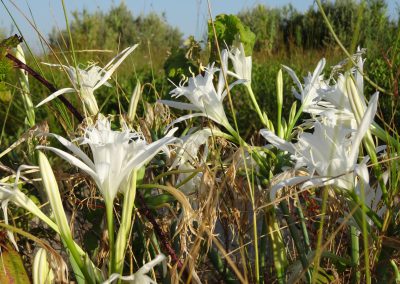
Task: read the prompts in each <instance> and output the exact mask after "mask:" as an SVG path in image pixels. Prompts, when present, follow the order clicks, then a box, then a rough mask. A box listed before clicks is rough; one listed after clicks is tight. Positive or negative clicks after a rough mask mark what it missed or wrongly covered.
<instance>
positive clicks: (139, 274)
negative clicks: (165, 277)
mask: <svg viewBox="0 0 400 284" xmlns="http://www.w3.org/2000/svg"><path fill="white" fill-rule="evenodd" d="M164 260H165V255H163V254H159V255H157V256H156V258H154V259H153V260H152V261H150V262H148V263H146V264H145V265H143V266H142V267H141V268H140V269H139V270H138V271H136V273H135V274H132V275H129V276H121V275H120V274H117V273H114V274H111V276H110V278H109V279H108V280H107V281H105V282H103V284H111V283H113V282H114V281H115V280H117V279H120V280H123V281H124V282H128V283H130V284H157V282H155V281H154V280H153V279H151V278H150V277H149V276H147V275H146V274H147V273H149V272H150V270H151V269H152V268H153V267H155V266H156V265H158V264H159V263H161V262H162V261H164ZM164 268H165V267H164ZM164 270H165V269H164Z"/></svg>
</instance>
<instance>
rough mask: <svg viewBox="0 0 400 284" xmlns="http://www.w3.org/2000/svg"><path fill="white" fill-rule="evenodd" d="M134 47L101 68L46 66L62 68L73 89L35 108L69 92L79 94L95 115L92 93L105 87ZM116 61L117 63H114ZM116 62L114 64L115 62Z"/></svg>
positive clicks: (64, 89) (94, 102)
mask: <svg viewBox="0 0 400 284" xmlns="http://www.w3.org/2000/svg"><path fill="white" fill-rule="evenodd" d="M137 46H138V45H137V44H136V45H134V46H132V47H128V48H126V49H124V50H123V51H122V52H121V53H119V54H118V55H117V56H115V57H114V58H113V59H111V61H110V62H109V63H108V64H107V65H106V66H104V67H103V68H101V67H99V66H97V65H91V66H89V67H88V68H87V69H80V68H75V67H73V66H65V65H60V64H47V63H46V65H49V66H55V67H62V68H63V69H64V70H65V71H67V73H68V75H69V78H70V80H71V82H72V84H73V88H63V89H60V90H58V91H57V92H55V93H53V94H51V95H50V96H48V97H47V98H46V99H44V100H43V101H41V102H40V103H39V104H38V105H37V106H36V107H39V106H41V105H43V104H45V103H47V102H49V101H51V100H52V99H54V98H56V97H58V96H60V95H62V94H65V93H71V92H79V94H80V96H81V98H82V100H83V102H84V103H85V105H86V107H87V109H88V111H89V113H90V114H91V115H96V114H97V113H98V112H99V108H98V106H97V102H96V98H95V97H94V94H93V92H94V91H95V90H96V89H98V88H100V87H101V86H102V85H107V84H108V83H107V80H108V79H109V78H110V77H111V75H112V74H113V73H114V71H115V70H116V69H117V67H118V66H119V65H120V64H121V63H122V62H123V61H124V60H125V58H126V57H127V56H128V55H129V54H130V53H131V52H132V51H133V50H134V49H135V48H136V47H137ZM116 60H117V61H116ZM115 61H116V62H115Z"/></svg>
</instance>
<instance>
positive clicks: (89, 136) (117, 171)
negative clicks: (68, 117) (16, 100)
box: [37, 118, 177, 202]
mask: <svg viewBox="0 0 400 284" xmlns="http://www.w3.org/2000/svg"><path fill="white" fill-rule="evenodd" d="M176 130H177V128H174V129H172V130H171V131H169V132H168V133H167V135H166V136H165V137H163V138H161V139H160V140H157V141H155V142H153V143H151V144H147V142H146V141H145V139H144V137H143V135H141V134H140V133H138V132H134V131H131V130H129V129H125V130H123V131H114V130H111V123H110V121H109V120H108V119H107V118H100V119H98V120H97V123H96V124H95V125H92V126H89V127H88V128H86V130H85V134H84V136H83V137H82V138H81V139H80V140H81V144H88V145H89V147H90V149H91V151H92V155H93V161H92V160H91V159H90V158H89V157H88V156H87V155H86V154H85V153H84V152H83V151H82V150H81V149H79V147H77V146H76V145H74V144H73V143H72V142H70V141H68V140H67V139H65V138H63V137H61V136H59V135H56V134H47V135H50V136H52V137H55V138H56V139H57V140H58V141H59V142H60V143H61V144H63V145H64V146H65V147H66V148H68V150H70V151H71V152H72V153H73V154H75V155H76V156H77V157H78V158H79V159H78V158H77V157H75V156H73V155H71V154H69V153H67V152H65V151H62V150H60V149H58V148H54V147H50V146H38V147H37V149H47V150H50V151H52V152H54V153H55V154H57V155H58V156H60V157H61V158H63V159H65V160H67V161H68V162H70V163H71V164H73V165H74V166H76V167H78V168H80V169H81V170H82V171H84V172H85V173H87V174H88V175H89V176H91V177H92V178H93V180H94V181H95V182H96V184H97V186H98V188H99V190H100V192H101V194H102V195H103V197H104V199H105V201H106V202H112V201H113V200H114V198H115V196H116V195H117V193H118V189H119V187H120V185H121V182H122V181H123V180H125V179H126V177H127V176H128V175H129V174H130V173H131V172H132V170H135V169H137V170H138V169H140V168H141V167H142V166H143V165H144V164H146V163H147V162H149V161H150V160H151V159H152V158H153V157H154V156H155V155H156V154H157V153H159V152H160V151H161V150H163V151H165V152H168V148H167V146H166V145H168V144H172V143H173V142H175V141H177V138H175V137H173V136H172V135H173V133H174V132H175V131H176Z"/></svg>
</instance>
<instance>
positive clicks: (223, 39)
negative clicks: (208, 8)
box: [208, 14, 256, 56]
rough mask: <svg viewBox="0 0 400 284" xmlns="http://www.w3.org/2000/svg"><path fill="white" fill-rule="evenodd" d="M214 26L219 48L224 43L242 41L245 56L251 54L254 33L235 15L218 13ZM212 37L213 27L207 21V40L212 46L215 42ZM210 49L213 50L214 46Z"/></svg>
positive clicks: (223, 45)
mask: <svg viewBox="0 0 400 284" xmlns="http://www.w3.org/2000/svg"><path fill="white" fill-rule="evenodd" d="M214 26H215V32H216V35H217V38H218V44H219V46H220V48H221V49H224V48H225V44H226V45H228V46H232V45H235V44H237V43H238V42H242V43H243V46H244V52H245V54H246V56H250V55H252V53H253V48H254V43H255V40H256V35H255V34H254V33H253V32H252V31H251V30H250V28H249V27H247V26H245V25H244V24H243V23H242V22H241V21H240V19H239V18H238V17H237V16H235V15H226V14H220V15H218V16H217V17H216V18H215V21H214ZM214 38H215V37H214V31H213V27H212V25H211V22H210V21H209V23H208V40H209V41H210V43H211V46H212V47H213V46H214V44H215V41H214ZM211 49H212V50H214V48H211Z"/></svg>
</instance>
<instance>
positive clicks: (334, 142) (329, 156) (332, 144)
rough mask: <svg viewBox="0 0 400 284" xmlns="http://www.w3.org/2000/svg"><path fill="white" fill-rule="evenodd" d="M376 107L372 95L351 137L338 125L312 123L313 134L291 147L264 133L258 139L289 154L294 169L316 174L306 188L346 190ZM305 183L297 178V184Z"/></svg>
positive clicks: (303, 136) (303, 135)
mask: <svg viewBox="0 0 400 284" xmlns="http://www.w3.org/2000/svg"><path fill="white" fill-rule="evenodd" d="M377 105H378V94H375V95H374V96H373V97H372V98H371V100H370V102H369V105H368V108H367V110H366V111H365V114H364V116H363V118H362V120H361V123H360V124H359V127H358V129H357V131H356V132H355V133H354V132H353V131H352V130H351V129H348V128H343V127H341V126H340V125H332V124H326V125H325V124H322V123H320V122H318V121H316V122H315V124H314V132H313V133H302V134H300V135H299V137H298V142H297V143H295V144H293V143H290V142H287V141H285V140H283V139H281V138H279V137H278V136H276V135H275V134H274V133H273V132H271V131H268V130H266V129H264V130H261V135H263V136H264V138H265V139H266V140H268V141H269V142H270V143H271V144H272V145H274V146H276V147H277V148H279V149H281V150H283V151H287V152H289V153H290V154H292V158H293V159H294V160H295V161H296V165H295V168H300V167H303V168H306V169H307V171H308V173H309V174H310V176H313V175H314V173H317V175H318V177H319V179H315V180H314V181H309V182H308V183H307V185H313V184H314V185H315V184H316V183H319V184H321V183H322V184H328V183H333V184H335V185H337V186H339V187H342V188H345V189H348V188H350V187H352V186H353V185H354V173H353V171H354V167H355V165H356V164H357V158H358V153H359V147H360V144H361V141H362V139H363V137H364V135H365V133H366V132H367V131H368V129H369V127H370V125H371V123H372V121H373V118H374V116H375V113H376V109H377ZM306 179H307V178H305V177H301V182H303V181H305V180H306ZM291 181H293V182H296V183H297V182H298V181H299V178H298V177H295V178H294V179H292V180H291ZM291 181H285V182H282V183H280V184H278V185H277V186H275V188H274V189H273V190H272V192H273V193H272V195H274V192H276V190H277V189H279V188H281V187H283V186H287V185H290V183H291Z"/></svg>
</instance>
